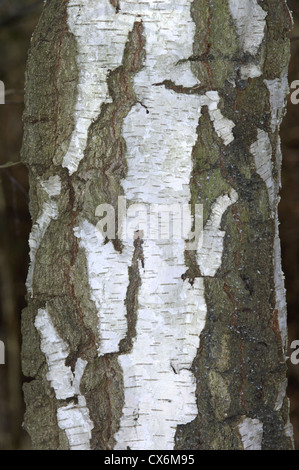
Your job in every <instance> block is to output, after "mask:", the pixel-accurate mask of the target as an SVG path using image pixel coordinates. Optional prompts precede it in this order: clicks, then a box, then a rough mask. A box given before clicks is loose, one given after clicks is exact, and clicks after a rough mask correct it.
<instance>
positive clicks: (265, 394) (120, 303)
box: [22, 0, 293, 450]
mask: <svg viewBox="0 0 299 470" xmlns="http://www.w3.org/2000/svg"><path fill="white" fill-rule="evenodd" d="M220 25H221V27H220ZM289 25H290V16H289V12H288V9H287V7H286V5H285V4H284V2H281V1H280V0H263V1H257V0H242V1H241V0H240V1H235V0H227V1H220V0H219V1H218V0H216V1H213V2H210V1H209V0H193V1H191V0H179V1H176V2H169V1H166V0H162V1H161V0H160V1H155V0H147V1H144V2H142V3H139V2H136V1H133V0H117V1H116V0H103V1H101V2H100V4H99V2H98V1H97V0H88V1H85V2H78V1H73V0H64V1H61V0H59V1H58V0H51V1H48V2H46V4H45V7H44V11H43V14H42V17H41V20H40V22H39V25H38V27H37V29H36V31H35V34H34V37H33V41H32V46H31V51H30V54H29V60H28V71H27V91H26V110H25V114H24V123H25V133H24V143H23V151H22V155H23V161H24V162H25V163H26V164H27V166H28V168H29V172H30V181H31V208H30V209H31V214H32V220H33V226H32V232H31V236H30V249H31V252H30V256H31V264H30V267H29V273H28V278H27V289H28V308H27V309H26V310H25V311H24V313H23V338H24V340H23V353H22V355H23V371H24V374H25V375H27V376H29V377H31V378H32V380H31V381H30V382H29V383H27V384H26V385H25V387H24V391H25V400H26V404H27V411H26V416H25V426H26V429H27V430H28V432H29V433H30V435H31V437H32V441H33V446H34V447H35V448H37V449H47V448H55V449H76V448H77V449H79V448H80V449H128V448H130V449H133V450H134V449H289V448H292V445H293V444H292V434H291V431H290V425H289V417H288V402H287V398H286V393H285V373H286V367H285V347H286V341H287V335H286V306H285V293H284V285H283V273H282V270H281V261H280V244H279V233H278V217H277V205H278V202H279V196H278V193H279V188H280V166H281V152H280V141H279V126H280V123H281V119H282V116H283V112H284V105H285V96H286V93H287V79H286V70H287V64H288V58H289V50H288V48H289V45H288V40H287V38H286V32H287V30H288V29H289ZM45 90H47V96H49V99H48V100H46V98H45ZM119 201H121V202H122V203H123V204H125V203H126V202H125V201H127V203H128V205H129V206H130V205H131V204H139V205H140V204H143V205H146V206H147V207H149V206H150V207H151V208H152V209H153V212H152V214H151V215H152V217H154V218H156V220H158V219H157V218H158V216H159V211H160V210H161V205H164V206H165V205H171V207H173V208H175V207H177V205H184V206H187V207H188V204H189V203H192V204H202V205H203V210H204V212H203V219H204V229H203V234H202V238H200V241H199V244H198V246H197V249H196V250H195V251H190V250H188V245H187V243H186V240H185V239H184V238H181V239H176V238H175V237H169V239H167V240H161V239H160V240H159V239H158V240H157V239H151V238H147V237H146V234H145V233H142V231H141V230H140V228H136V231H137V233H135V239H130V238H129V237H127V236H125V232H124V231H123V228H124V226H125V225H126V224H127V223H132V219H133V218H134V215H133V214H132V213H130V211H129V210H128V212H127V215H126V217H125V216H124V213H123V211H122V210H118V207H117V204H118V203H119ZM100 204H106V205H107V204H111V205H112V206H113V207H114V210H115V214H116V232H117V237H116V238H115V239H113V237H110V238H109V237H107V236H105V234H103V233H101V231H99V230H98V229H97V228H96V224H97V222H98V220H97V217H96V208H97V207H98V206H99V205H100ZM106 207H107V206H106ZM139 207H141V206H139ZM187 219H188V220H187V221H185V222H186V224H187V225H188V227H187V228H188V230H187V232H188V231H190V230H191V229H192V226H193V225H194V209H193V208H192V207H191V208H190V207H189V209H188V216H187ZM193 228H194V227H193ZM155 230H156V228H155ZM42 404H44V412H43V417H42V421H41V425H39V421H38V420H39V419H41V418H40V417H41V413H42V409H43V408H42Z"/></svg>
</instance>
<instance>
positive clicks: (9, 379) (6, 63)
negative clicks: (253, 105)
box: [0, 0, 299, 450]
mask: <svg viewBox="0 0 299 470" xmlns="http://www.w3.org/2000/svg"><path fill="white" fill-rule="evenodd" d="M42 4H43V1H42V0H38V1H37V0H0V80H2V81H3V82H4V83H5V87H6V104H5V105H1V106H0V165H4V164H5V163H7V162H15V163H17V162H19V161H20V148H21V141H22V113H23V108H24V103H23V102H24V77H25V66H26V59H27V52H28V48H29V45H30V38H31V35H32V32H33V30H34V27H35V25H36V23H37V21H38V18H39V16H40V13H41V10H42ZM288 4H289V7H290V8H291V10H292V11H293V15H294V20H295V26H294V29H293V31H292V32H291V33H290V37H291V38H293V40H291V53H292V59H291V63H290V70H289V82H290V83H291V82H292V81H293V80H299V60H298V58H299V0H288ZM281 138H282V150H283V169H282V180H283V181H282V182H283V188H282V191H281V203H280V206H279V214H280V221H281V225H280V235H281V242H282V257H283V269H284V272H285V276H286V289H287V303H288V324H289V342H290V343H291V342H292V341H293V340H294V339H299V105H297V106H295V105H293V104H291V102H290V100H288V110H287V114H286V117H285V119H284V121H283V125H282V130H281ZM30 228H31V220H30V216H29V212H28V176H27V171H26V168H25V167H24V165H22V164H21V163H20V164H17V165H15V166H10V167H6V168H0V340H2V341H4V343H5V348H6V364H5V365H0V450H9V449H30V440H29V438H28V436H27V434H26V432H25V431H23V429H22V420H23V414H24V403H23V395H22V383H23V381H24V380H25V378H24V377H23V375H22V373H21V367H20V345H21V336H20V318H21V311H22V309H23V308H24V307H25V306H26V300H25V295H26V292H25V280H26V275H27V269H28V262H29V256H28V251H29V248H28V236H29V231H30ZM288 362H289V361H288ZM288 376H289V386H288V395H289V397H290V400H291V421H292V424H293V426H294V430H295V444H296V448H297V449H299V366H294V365H292V364H290V362H289V363H288Z"/></svg>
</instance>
